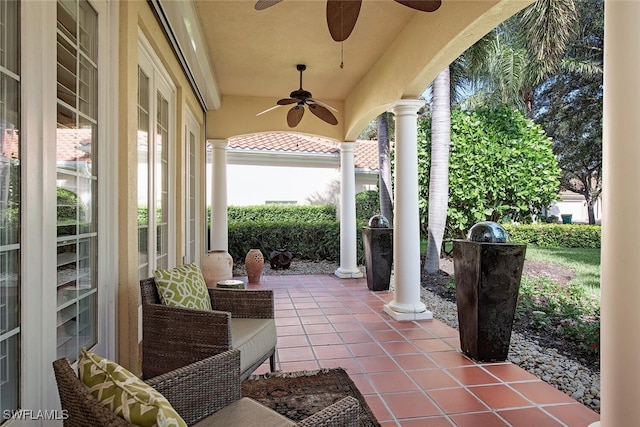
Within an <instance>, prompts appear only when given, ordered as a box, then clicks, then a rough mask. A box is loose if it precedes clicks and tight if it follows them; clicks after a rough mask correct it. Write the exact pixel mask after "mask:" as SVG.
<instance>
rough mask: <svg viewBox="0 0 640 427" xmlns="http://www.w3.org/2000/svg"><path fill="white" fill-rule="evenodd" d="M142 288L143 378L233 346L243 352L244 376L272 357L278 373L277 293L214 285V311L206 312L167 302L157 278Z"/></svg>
mask: <svg viewBox="0 0 640 427" xmlns="http://www.w3.org/2000/svg"><path fill="white" fill-rule="evenodd" d="M140 290H141V294H142V378H143V379H146V378H152V377H156V376H158V375H162V374H164V373H166V372H170V371H173V370H176V369H178V368H181V367H183V366H186V365H188V364H190V363H193V362H196V361H198V360H201V359H204V358H206V357H209V356H211V355H214V354H218V353H222V352H224V351H227V350H231V349H232V348H238V349H239V350H240V351H241V362H240V365H241V375H240V378H241V380H244V379H246V378H247V377H248V376H249V375H251V373H252V372H253V371H254V370H255V369H256V368H258V367H259V366H260V365H261V364H262V363H263V362H264V361H265V360H267V359H270V368H271V371H272V372H273V371H275V368H276V366H275V354H276V353H275V347H276V340H277V337H276V329H275V328H276V327H275V320H274V300H273V291H271V290H235V289H209V297H210V298H211V307H212V309H213V310H212V311H201V310H194V309H189V308H180V307H170V306H166V305H163V304H162V303H161V302H160V296H159V294H158V289H157V287H156V283H155V279H154V278H153V277H151V278H149V279H145V280H141V281H140ZM251 319H253V320H251ZM265 320H266V321H265Z"/></svg>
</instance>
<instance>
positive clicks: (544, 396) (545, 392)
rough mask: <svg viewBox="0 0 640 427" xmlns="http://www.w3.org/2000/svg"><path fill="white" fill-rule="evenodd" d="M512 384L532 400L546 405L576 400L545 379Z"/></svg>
mask: <svg viewBox="0 0 640 427" xmlns="http://www.w3.org/2000/svg"><path fill="white" fill-rule="evenodd" d="M510 386H511V387H512V388H514V389H516V390H517V391H519V392H520V393H522V394H523V395H524V396H525V397H526V398H527V399H529V400H531V401H532V402H535V403H538V404H541V405H545V404H552V403H574V402H575V400H574V399H572V398H571V396H567V395H566V394H564V393H563V392H561V391H560V390H558V389H557V388H555V387H553V386H551V385H549V384H547V383H545V382H544V381H540V380H538V381H531V382H523V383H513V384H510Z"/></svg>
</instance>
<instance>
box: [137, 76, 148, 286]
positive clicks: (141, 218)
mask: <svg viewBox="0 0 640 427" xmlns="http://www.w3.org/2000/svg"><path fill="white" fill-rule="evenodd" d="M149 137H150V135H149V77H148V76H147V75H146V74H145V73H144V71H143V70H142V68H139V69H138V269H139V276H140V277H139V278H140V279H141V280H142V279H146V278H147V277H149V275H150V271H149V268H148V265H149V254H148V246H149V238H150V236H149V233H148V230H149Z"/></svg>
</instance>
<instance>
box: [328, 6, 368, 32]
mask: <svg viewBox="0 0 640 427" xmlns="http://www.w3.org/2000/svg"><path fill="white" fill-rule="evenodd" d="M360 6H362V0H327V25H328V27H329V32H330V33H331V37H333V39H334V40H335V41H337V42H341V41H344V40H346V39H347V38H349V36H350V35H351V32H352V31H353V27H355V26H356V21H357V20H358V15H359V14H360Z"/></svg>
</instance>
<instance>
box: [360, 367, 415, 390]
mask: <svg viewBox="0 0 640 427" xmlns="http://www.w3.org/2000/svg"><path fill="white" fill-rule="evenodd" d="M368 376H369V379H370V381H371V383H372V384H373V387H374V388H375V389H376V390H377V391H378V392H379V393H393V392H401V391H411V390H417V389H418V387H417V386H416V385H415V383H414V382H413V381H412V380H411V378H409V377H408V376H407V374H405V373H404V372H402V371H394V372H380V373H370V374H369V375H368Z"/></svg>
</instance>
